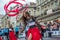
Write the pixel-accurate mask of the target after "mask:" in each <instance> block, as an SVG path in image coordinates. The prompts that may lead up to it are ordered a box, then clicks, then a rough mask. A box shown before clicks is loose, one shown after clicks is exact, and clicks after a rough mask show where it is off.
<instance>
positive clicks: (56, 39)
mask: <svg viewBox="0 0 60 40" xmlns="http://www.w3.org/2000/svg"><path fill="white" fill-rule="evenodd" d="M18 40H25V38H20V39H18ZM43 40H60V38H43Z"/></svg>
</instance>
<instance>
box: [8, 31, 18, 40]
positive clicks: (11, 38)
mask: <svg viewBox="0 0 60 40" xmlns="http://www.w3.org/2000/svg"><path fill="white" fill-rule="evenodd" d="M9 39H10V40H17V37H16V36H15V33H14V31H11V32H9Z"/></svg>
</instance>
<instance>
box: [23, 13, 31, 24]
mask: <svg viewBox="0 0 60 40" xmlns="http://www.w3.org/2000/svg"><path fill="white" fill-rule="evenodd" d="M25 14H27V15H28V16H30V13H29V12H25ZM22 18H23V21H24V24H25V25H26V20H27V18H26V17H24V15H23V16H22Z"/></svg>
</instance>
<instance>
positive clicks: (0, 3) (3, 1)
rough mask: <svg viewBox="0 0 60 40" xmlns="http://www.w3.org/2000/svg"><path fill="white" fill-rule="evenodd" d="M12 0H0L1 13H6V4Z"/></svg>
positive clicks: (28, 0)
mask: <svg viewBox="0 0 60 40" xmlns="http://www.w3.org/2000/svg"><path fill="white" fill-rule="evenodd" d="M9 1H10V0H0V14H2V15H5V14H6V13H5V10H4V5H5V4H7V3H8V2H9ZM26 1H27V2H36V0H26Z"/></svg>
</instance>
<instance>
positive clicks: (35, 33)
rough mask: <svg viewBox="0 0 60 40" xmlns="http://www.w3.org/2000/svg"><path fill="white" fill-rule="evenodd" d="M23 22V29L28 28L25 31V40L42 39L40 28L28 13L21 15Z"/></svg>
mask: <svg viewBox="0 0 60 40" xmlns="http://www.w3.org/2000/svg"><path fill="white" fill-rule="evenodd" d="M23 20H24V24H25V27H26V26H27V27H28V29H27V31H26V36H27V40H41V39H42V34H41V30H40V27H41V26H40V25H39V23H38V22H37V21H36V19H35V18H34V17H33V16H31V15H30V14H29V12H25V13H24V14H23ZM38 25H39V26H38Z"/></svg>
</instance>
